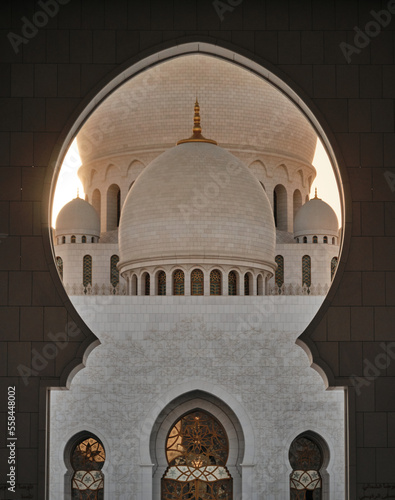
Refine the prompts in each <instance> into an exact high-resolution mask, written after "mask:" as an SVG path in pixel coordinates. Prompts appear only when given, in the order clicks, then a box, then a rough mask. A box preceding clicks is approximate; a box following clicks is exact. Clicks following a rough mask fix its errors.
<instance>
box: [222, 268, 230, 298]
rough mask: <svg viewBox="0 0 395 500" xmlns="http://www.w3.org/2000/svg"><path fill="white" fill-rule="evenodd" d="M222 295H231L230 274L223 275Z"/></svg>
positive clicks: (225, 272) (224, 273)
mask: <svg viewBox="0 0 395 500" xmlns="http://www.w3.org/2000/svg"><path fill="white" fill-rule="evenodd" d="M221 292H222V295H229V272H228V271H224V272H223V273H222V290H221Z"/></svg>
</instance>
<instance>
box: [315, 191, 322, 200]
mask: <svg viewBox="0 0 395 500" xmlns="http://www.w3.org/2000/svg"><path fill="white" fill-rule="evenodd" d="M320 199H321V198H318V196H317V188H315V196H314V198H313V200H320Z"/></svg>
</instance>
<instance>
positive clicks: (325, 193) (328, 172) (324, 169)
mask: <svg viewBox="0 0 395 500" xmlns="http://www.w3.org/2000/svg"><path fill="white" fill-rule="evenodd" d="M80 165H81V159H80V155H79V152H78V146H77V141H76V139H74V141H73V142H72V144H71V146H70V147H69V150H68V151H67V154H66V156H65V159H64V162H63V164H62V168H61V170H60V173H59V177H58V180H57V183H56V189H55V196H54V202H53V208H52V226H53V227H56V226H55V224H56V217H57V216H58V213H59V211H60V210H61V209H62V207H63V206H64V205H65V204H66V203H68V202H69V201H71V200H73V199H74V198H76V196H77V189H79V196H80V198H83V199H84V198H85V192H84V187H83V185H82V182H81V181H80V179H79V177H78V175H77V172H78V168H79V167H80ZM313 165H314V167H315V169H316V170H317V177H316V179H315V180H314V182H313V184H312V186H311V191H310V198H314V193H315V188H317V190H318V198H321V199H322V200H324V201H325V202H326V203H328V204H329V205H330V206H331V207H332V208H333V210H334V211H335V213H336V215H337V219H338V221H339V226H340V225H341V208H340V198H339V192H338V188H337V183H336V179H335V174H334V172H333V169H332V165H331V162H330V160H329V157H328V155H327V153H326V151H325V149H324V146H323V145H322V143H321V141H320V140H319V139H318V140H317V147H316V150H315V155H314V159H313Z"/></svg>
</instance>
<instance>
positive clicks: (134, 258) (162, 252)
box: [119, 142, 276, 274]
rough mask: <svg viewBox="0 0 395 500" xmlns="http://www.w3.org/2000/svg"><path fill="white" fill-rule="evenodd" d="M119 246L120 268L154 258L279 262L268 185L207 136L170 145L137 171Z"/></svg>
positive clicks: (269, 265)
mask: <svg viewBox="0 0 395 500" xmlns="http://www.w3.org/2000/svg"><path fill="white" fill-rule="evenodd" d="M119 247H120V263H119V268H120V271H121V272H124V271H127V270H131V269H137V268H141V267H143V266H148V265H154V264H156V263H158V264H161V265H163V264H172V263H173V264H181V263H184V264H188V263H189V264H192V265H196V264H201V265H203V264H207V263H210V262H211V263H223V264H231V265H249V266H253V267H254V268H259V269H262V270H266V271H267V272H268V273H269V274H272V273H273V271H274V269H275V267H276V266H275V262H274V256H275V226H274V218H273V213H272V210H271V207H270V203H269V200H268V198H267V195H266V193H265V191H264V190H263V188H262V186H261V185H260V184H259V182H258V181H257V179H256V178H255V177H254V176H253V174H252V173H251V172H250V171H249V169H248V168H247V167H246V166H245V165H244V164H243V163H242V162H241V161H240V160H239V159H238V158H236V157H235V156H233V155H232V154H231V153H229V152H228V151H226V150H224V149H222V148H220V147H219V146H216V145H214V144H210V143H207V142H194V143H192V142H188V143H184V144H180V145H178V146H176V147H173V148H171V149H169V150H168V151H166V152H165V153H162V154H161V155H160V156H158V157H157V158H156V159H155V160H153V161H152V163H151V164H150V165H149V166H148V167H146V169H145V170H144V171H143V172H142V173H141V174H140V176H139V177H138V179H137V181H136V182H135V183H134V185H133V187H132V188H131V190H130V191H129V194H128V196H127V198H126V200H125V204H124V206H123V210H122V214H121V220H120V227H119Z"/></svg>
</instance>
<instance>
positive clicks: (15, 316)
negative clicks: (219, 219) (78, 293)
mask: <svg viewBox="0 0 395 500" xmlns="http://www.w3.org/2000/svg"><path fill="white" fill-rule="evenodd" d="M43 3H44V4H45V3H46V2H45V1H44V2H43ZM231 4H233V6H232V5H231ZM236 4H237V5H236ZM51 5H55V7H52V8H53V9H54V10H53V11H52V15H53V17H52V18H51V19H47V22H45V16H42V15H41V17H40V16H39V15H37V12H42V6H40V5H39V4H38V3H36V2H34V1H24V0H21V1H19V2H11V1H8V0H5V1H3V2H2V3H1V6H0V14H1V15H0V29H1V36H0V47H1V48H0V50H1V78H0V104H1V107H0V109H1V124H0V127H1V128H0V182H1V189H0V236H1V238H0V305H1V307H0V376H1V386H0V387H1V389H0V401H1V402H0V411H1V433H0V446H1V455H0V471H1V479H0V484H4V482H5V480H6V476H5V474H4V471H5V472H6V473H7V472H8V470H9V465H8V464H7V458H8V456H9V448H6V438H7V437H8V435H7V428H6V422H7V421H6V417H7V414H6V411H7V388H8V387H10V386H15V387H16V426H17V431H16V436H17V438H18V440H17V483H18V486H17V488H16V491H17V492H16V493H15V494H13V493H12V492H8V491H6V490H5V489H4V486H2V487H0V488H2V489H0V499H7V500H8V499H13V498H21V497H24V498H33V499H40V500H43V499H44V498H45V470H46V463H45V455H46V453H45V452H46V428H47V422H46V418H47V417H46V404H47V403H46V397H47V395H46V388H47V387H57V386H65V384H66V382H67V377H68V375H69V374H70V373H71V371H72V370H73V369H74V368H75V367H77V366H78V365H79V364H81V363H82V361H83V357H84V354H86V352H87V349H88V348H89V346H91V347H92V345H94V344H93V343H94V342H95V337H94V335H93V334H92V332H90V331H89V329H88V328H87V327H86V326H85V325H84V324H83V322H82V321H81V320H80V319H79V317H78V315H77V314H76V313H75V311H74V310H73V308H72V306H71V304H70V302H69V300H68V298H67V295H66V294H65V292H64V290H63V287H62V285H61V283H60V280H59V277H58V274H57V271H56V269H55V266H54V263H53V260H52V255H51V247H50V241H49V234H48V213H47V208H48V200H49V193H50V182H51V178H52V172H53V166H52V163H51V159H52V161H53V160H54V159H55V158H56V150H57V149H58V148H60V146H61V142H62V141H61V139H62V134H65V133H67V131H68V129H69V128H70V127H71V124H72V122H74V121H75V119H76V118H77V116H78V115H79V114H80V113H81V111H82V110H83V108H84V107H85V106H86V105H87V104H88V103H89V101H90V100H91V99H92V98H93V97H94V96H95V93H96V92H97V91H98V90H100V89H101V88H102V87H103V85H104V84H106V83H108V82H109V81H111V80H112V78H114V77H115V76H116V75H118V74H119V73H120V71H121V70H122V68H126V67H127V66H129V65H130V64H132V63H134V62H136V61H138V60H139V59H141V58H142V57H145V56H147V55H149V54H153V53H155V52H157V51H159V50H162V49H164V48H166V47H172V46H174V45H177V44H179V43H182V42H185V41H202V42H209V43H212V44H214V45H219V46H223V47H226V48H229V49H231V50H234V51H235V52H238V53H240V54H242V55H244V56H246V57H248V58H250V59H252V60H254V61H255V62H258V63H261V64H262V65H263V66H266V67H267V68H268V69H270V71H272V72H273V73H275V74H277V76H279V77H280V78H282V79H283V80H284V81H285V82H286V83H287V84H288V85H289V86H290V87H291V88H293V89H294V90H295V91H296V92H297V93H298V94H299V95H300V97H301V98H302V99H304V101H305V102H306V103H307V105H308V106H309V107H310V108H311V109H312V110H313V112H314V113H315V115H316V116H317V118H318V120H319V121H320V123H321V125H322V127H323V128H324V130H325V132H326V134H327V136H328V137H329V139H330V141H331V143H332V147H333V149H334V151H335V154H336V156H337V160H338V163H339V166H340V170H341V175H342V180H343V184H344V189H345V196H346V216H345V240H344V250H343V254H342V257H341V261H340V264H339V269H338V272H337V275H336V277H335V281H334V285H333V288H332V289H331V291H330V293H329V295H328V297H327V299H326V301H325V303H324V307H323V308H322V309H321V310H320V312H319V314H318V316H317V317H316V318H315V320H314V321H313V324H312V325H310V327H309V328H308V329H307V330H306V332H305V333H304V334H303V335H302V338H303V342H304V344H305V345H308V346H309V348H310V351H311V353H312V356H313V361H314V363H315V364H316V365H317V367H319V369H320V370H323V372H325V374H326V376H327V378H328V380H329V385H330V386H332V387H334V386H349V387H350V389H349V391H348V417H347V418H348V425H349V429H348V430H349V437H348V443H349V455H348V463H349V476H350V480H349V486H350V494H349V498H350V499H354V498H358V499H363V498H364V497H366V495H371V494H377V495H380V498H385V495H389V494H391V493H392V494H394V491H395V490H394V489H391V485H392V486H395V479H394V478H395V359H394V358H395V328H394V320H395V259H394V255H395V222H394V215H395V209H394V201H395V168H394V164H395V135H394V102H393V99H394V97H395V69H394V47H395V46H394V26H395V21H394V20H393V19H392V17H393V15H394V14H392V12H390V10H388V9H392V10H394V11H395V9H394V8H393V7H392V3H391V2H377V1H369V2H365V1H361V2H353V1H347V2H341V1H338V2H334V1H329V0H328V1H320V2H310V1H308V0H304V1H302V0H295V1H292V2H291V1H289V2H287V1H274V0H273V1H270V0H267V1H266V2H265V1H257V0H242V1H238V2H235V1H233V2H230V0H229V1H228V2H227V1H224V2H216V3H214V4H213V3H212V2H211V1H203V2H197V1H192V0H174V1H173V2H168V1H159V0H158V1H153V0H151V2H150V1H144V2H136V1H128V0H118V1H108V2H105V1H97V2H92V1H83V2H82V1H78V0H69V1H68V2H67V1H66V0H62V2H60V1H58V2H57V3H55V2H54V4H51ZM215 5H216V6H217V10H216V8H215ZM224 6H225V7H224ZM226 6H227V8H226ZM57 7H58V9H56V8H57ZM221 9H222V10H221ZM56 10H58V12H56V13H55V11H56ZM372 11H374V12H375V13H377V12H380V11H385V12H386V13H387V14H385V13H381V14H380V16H381V17H380V19H381V21H382V23H383V24H386V26H385V27H384V26H380V25H378V24H377V23H376V24H377V28H376V32H375V36H371V37H370V36H367V35H365V36H363V35H359V36H360V38H357V39H356V41H354V37H355V36H356V32H355V31H354V27H359V28H360V29H361V30H362V31H364V30H365V26H366V25H367V23H371V22H372V21H374V19H375V16H374V15H373V14H372ZM34 16H35V17H34ZM46 17H47V18H48V16H46ZM221 17H222V18H223V19H222V20H221ZM376 17H377V16H376ZM32 20H34V21H35V22H36V24H38V25H40V26H41V27H39V28H38V29H35V27H34V25H31V26H30V28H26V27H25V28H24V26H25V25H26V26H27V24H28V23H29V22H30V21H32ZM387 21H388V22H387ZM375 22H376V21H375ZM369 26H373V28H371V29H372V30H373V31H374V25H372V24H370V25H368V29H369ZM29 29H30V31H29ZM373 31H372V32H373ZM10 32H12V33H14V34H15V36H12V35H10V36H9V33H10ZM18 36H23V37H24V41H23V42H21V41H20V40H21V39H18V38H17V37H18ZM10 38H11V40H12V43H11V41H10ZM344 42H347V43H348V44H349V46H348V48H346V49H345V48H344V47H345V46H343V51H348V58H349V60H350V62H349V63H348V62H347V60H346V57H345V54H344V53H343V52H342V49H341V46H340V44H342V43H344ZM355 44H357V45H355ZM13 45H14V47H13ZM351 45H353V46H354V50H352V49H350V47H351ZM362 46H364V47H362ZM17 51H18V52H17ZM350 51H351V52H350ZM66 330H67V334H66V333H65V331H66ZM54 340H55V341H56V340H61V341H62V343H60V344H58V348H57V352H55V351H54V348H53V342H54ZM386 352H387V353H388V354H386ZM21 365H23V372H21V368H20V367H21ZM18 366H19V370H18ZM21 375H23V376H24V379H23V378H22V376H21ZM29 375H30V376H29ZM355 377H359V378H355ZM8 442H9V441H8Z"/></svg>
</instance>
